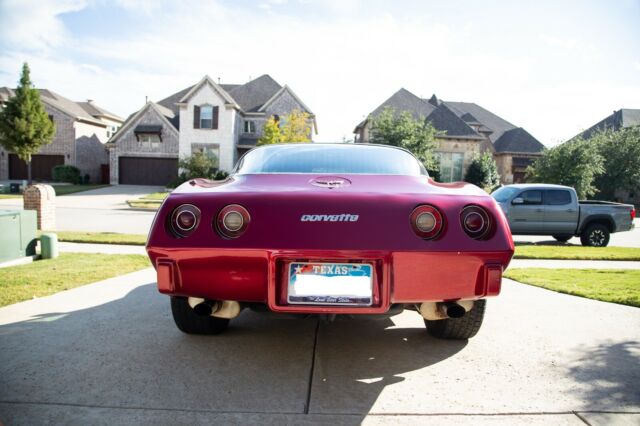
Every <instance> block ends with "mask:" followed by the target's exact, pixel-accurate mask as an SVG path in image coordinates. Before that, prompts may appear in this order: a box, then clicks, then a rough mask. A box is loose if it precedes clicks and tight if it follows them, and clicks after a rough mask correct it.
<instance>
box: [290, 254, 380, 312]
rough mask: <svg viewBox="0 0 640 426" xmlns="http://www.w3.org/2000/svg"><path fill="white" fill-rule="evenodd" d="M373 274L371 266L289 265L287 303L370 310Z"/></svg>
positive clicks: (351, 264)
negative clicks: (356, 307)
mask: <svg viewBox="0 0 640 426" xmlns="http://www.w3.org/2000/svg"><path fill="white" fill-rule="evenodd" d="M299 268H300V269H299ZM345 272H346V273H345ZM373 273H374V266H373V264H371V263H344V262H291V263H289V266H288V271H287V303H289V304H291V305H325V306H361V307H370V306H372V305H373V278H374V276H373ZM323 288H324V289H326V291H325V292H323V290H322V289H323ZM318 289H320V290H318ZM315 293H317V294H315Z"/></svg>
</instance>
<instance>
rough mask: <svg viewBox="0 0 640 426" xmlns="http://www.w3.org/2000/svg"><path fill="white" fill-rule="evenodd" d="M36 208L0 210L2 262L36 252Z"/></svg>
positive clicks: (0, 260)
mask: <svg viewBox="0 0 640 426" xmlns="http://www.w3.org/2000/svg"><path fill="white" fill-rule="evenodd" d="M36 229H37V217H36V211H35V210H0V262H6V261H8V260H13V259H18V258H20V257H24V256H33V255H34V254H36V243H37V240H36Z"/></svg>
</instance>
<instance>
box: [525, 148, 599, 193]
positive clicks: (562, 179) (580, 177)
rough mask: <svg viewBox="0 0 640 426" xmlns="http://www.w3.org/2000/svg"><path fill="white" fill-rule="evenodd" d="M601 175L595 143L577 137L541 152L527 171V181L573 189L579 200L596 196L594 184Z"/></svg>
mask: <svg viewBox="0 0 640 426" xmlns="http://www.w3.org/2000/svg"><path fill="white" fill-rule="evenodd" d="M603 172H604V167H603V158H602V156H601V155H600V152H599V151H598V147H597V145H596V144H592V143H589V141H585V140H584V139H581V138H578V139H574V140H572V141H569V142H565V143H563V144H561V145H558V146H555V147H553V148H549V149H545V150H544V152H543V154H542V157H540V158H538V159H537V160H536V161H535V162H534V163H533V164H532V165H531V166H529V167H528V168H527V180H528V181H531V182H537V183H555V184H558V185H567V186H572V187H573V188H575V190H576V192H577V193H578V197H579V198H586V197H589V196H591V195H593V194H595V193H596V187H595V186H594V182H595V179H596V177H597V176H599V175H600V174H602V173H603Z"/></svg>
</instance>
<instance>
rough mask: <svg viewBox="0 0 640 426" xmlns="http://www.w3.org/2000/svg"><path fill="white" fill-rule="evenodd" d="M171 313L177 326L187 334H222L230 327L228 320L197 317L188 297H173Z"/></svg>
mask: <svg viewBox="0 0 640 426" xmlns="http://www.w3.org/2000/svg"><path fill="white" fill-rule="evenodd" d="M171 313H172V314H173V321H174V322H175V323H176V326H178V328H179V329H180V331H182V332H184V333H187V334H220V333H222V332H223V331H224V330H225V329H226V328H227V326H228V325H229V320H228V319H226V318H216V317H204V316H200V315H197V314H196V313H195V312H194V311H193V309H192V308H191V306H189V303H188V302H187V298H186V297H171Z"/></svg>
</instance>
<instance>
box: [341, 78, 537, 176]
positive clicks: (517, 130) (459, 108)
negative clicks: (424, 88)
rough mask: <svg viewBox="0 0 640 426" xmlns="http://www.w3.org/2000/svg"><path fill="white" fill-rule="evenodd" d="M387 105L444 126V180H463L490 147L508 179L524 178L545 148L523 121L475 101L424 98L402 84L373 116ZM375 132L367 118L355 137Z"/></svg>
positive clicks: (439, 154) (364, 140)
mask: <svg viewBox="0 0 640 426" xmlns="http://www.w3.org/2000/svg"><path fill="white" fill-rule="evenodd" d="M385 108H393V109H394V110H395V111H409V112H411V114H412V115H413V117H414V118H415V119H426V120H427V121H429V122H430V123H431V124H432V125H433V126H434V127H435V128H436V129H437V130H439V131H442V132H443V134H442V135H439V136H438V137H437V138H436V141H437V143H438V146H437V148H436V156H437V158H438V159H439V162H440V180H441V181H443V182H453V181H459V180H462V179H463V178H464V174H465V171H466V170H467V168H468V167H469V164H470V163H471V160H472V158H473V157H474V155H476V154H479V153H483V152H486V151H488V152H491V153H492V155H493V157H494V159H495V161H496V165H497V167H498V172H499V173H500V180H501V182H502V183H504V184H510V183H517V182H522V181H524V171H525V169H526V168H527V166H528V165H529V164H531V163H532V162H533V161H534V159H535V158H536V157H538V156H540V155H541V153H542V150H543V149H544V145H542V143H540V142H539V141H538V140H537V139H536V138H534V137H533V136H531V135H530V134H529V133H528V132H527V131H526V130H524V129H523V128H522V127H516V126H514V125H513V124H511V123H509V122H508V121H506V120H505V119H503V118H501V117H499V116H497V115H496V114H494V113H492V112H491V111H489V110H486V109H485V108H483V107H481V106H479V105H477V104H475V103H470V102H450V101H443V100H440V99H438V98H437V97H436V95H433V96H431V98H429V99H423V98H420V97H418V96H416V95H414V94H413V93H411V92H409V91H408V90H406V89H400V90H399V91H397V92H396V93H395V94H393V95H392V96H391V97H390V98H389V99H387V100H386V101H384V102H383V103H382V104H381V105H380V106H378V107H377V108H376V109H375V110H374V111H373V112H372V113H371V114H369V117H376V116H377V115H379V114H380V113H381V112H382V111H383V110H384V109H385ZM370 132H371V120H370V118H367V119H365V120H364V121H362V122H361V123H360V124H358V125H357V126H356V128H355V129H354V133H355V135H356V137H355V142H356V143H367V142H369V140H370Z"/></svg>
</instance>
